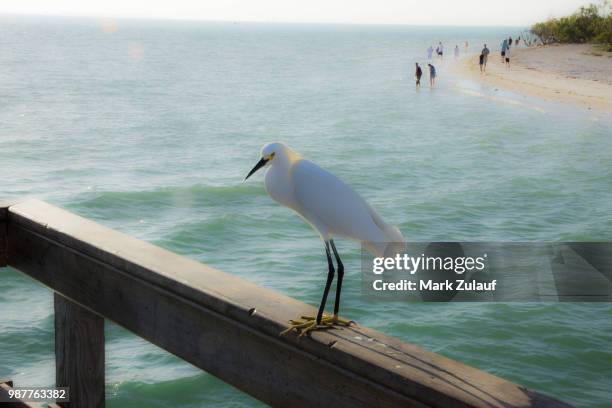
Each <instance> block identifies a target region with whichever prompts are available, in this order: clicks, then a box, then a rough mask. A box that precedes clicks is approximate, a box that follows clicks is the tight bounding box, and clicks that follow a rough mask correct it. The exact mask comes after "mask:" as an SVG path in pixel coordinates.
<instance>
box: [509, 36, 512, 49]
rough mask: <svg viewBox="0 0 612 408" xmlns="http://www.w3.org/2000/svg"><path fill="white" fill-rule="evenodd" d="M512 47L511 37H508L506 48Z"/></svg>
mask: <svg viewBox="0 0 612 408" xmlns="http://www.w3.org/2000/svg"><path fill="white" fill-rule="evenodd" d="M510 47H512V37H509V38H508V48H510Z"/></svg>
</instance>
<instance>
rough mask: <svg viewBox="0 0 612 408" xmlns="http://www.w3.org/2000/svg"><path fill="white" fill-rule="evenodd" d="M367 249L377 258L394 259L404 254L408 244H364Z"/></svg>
mask: <svg viewBox="0 0 612 408" xmlns="http://www.w3.org/2000/svg"><path fill="white" fill-rule="evenodd" d="M363 246H364V247H365V249H366V250H367V251H368V252H369V253H371V254H372V255H374V256H376V257H384V258H394V257H395V255H398V254H402V253H404V250H405V248H406V242H404V241H403V240H402V241H390V242H363Z"/></svg>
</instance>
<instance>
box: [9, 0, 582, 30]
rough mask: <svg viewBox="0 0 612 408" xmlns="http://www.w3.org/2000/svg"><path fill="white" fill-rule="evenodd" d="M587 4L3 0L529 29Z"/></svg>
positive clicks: (107, 10) (177, 14) (60, 7)
mask: <svg viewBox="0 0 612 408" xmlns="http://www.w3.org/2000/svg"><path fill="white" fill-rule="evenodd" d="M586 3H588V0H418V1H415V0H299V1H297V0H225V1H211V0H171V1H170V0H53V1H49V0H0V13H2V14H37V15H41V14H42V15H62V16H93V17H137V18H138V17H140V18H169V19H190V20H191V19H195V20H213V21H261V22H300V23H306V22H311V23H357V24H414V25H472V26H474V25H479V26H483V25H484V26H491V25H492V26H501V25H505V26H527V25H530V24H532V23H534V22H536V21H540V20H543V19H546V18H548V17H553V16H557V17H558V16H562V15H565V14H569V13H571V12H573V11H575V10H576V9H577V8H578V7H580V6H582V5H585V4H586Z"/></svg>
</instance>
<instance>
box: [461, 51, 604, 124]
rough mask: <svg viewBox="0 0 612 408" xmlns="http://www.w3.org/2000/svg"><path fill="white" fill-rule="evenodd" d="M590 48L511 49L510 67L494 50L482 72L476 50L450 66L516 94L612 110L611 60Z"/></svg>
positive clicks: (587, 107)
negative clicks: (503, 62) (593, 52)
mask: <svg viewBox="0 0 612 408" xmlns="http://www.w3.org/2000/svg"><path fill="white" fill-rule="evenodd" d="M590 49H591V45H588V44H568V45H553V46H546V47H538V48H518V49H512V56H511V60H510V63H511V66H510V69H508V68H506V67H505V64H502V62H501V58H500V55H499V51H497V50H496V51H492V52H491V54H489V60H488V64H487V70H486V72H485V73H481V72H480V68H479V65H478V55H479V54H472V55H470V56H468V57H466V58H464V59H463V60H462V61H460V63H459V64H457V65H455V66H454V67H453V69H452V70H453V71H454V72H455V73H457V74H459V75H460V76H463V77H466V78H468V79H471V80H475V81H477V82H479V83H482V84H486V85H489V86H492V87H499V88H502V89H505V90H507V91H511V92H515V93H518V94H522V95H528V96H534V97H537V98H540V99H544V100H547V101H552V102H560V103H565V104H573V105H575V106H579V107H581V108H584V109H587V110H591V109H596V110H602V111H606V112H612V60H610V59H608V57H606V56H594V55H588V54H585V53H586V52H588V51H589V50H590Z"/></svg>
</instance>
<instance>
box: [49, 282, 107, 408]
mask: <svg viewBox="0 0 612 408" xmlns="http://www.w3.org/2000/svg"><path fill="white" fill-rule="evenodd" d="M54 301H55V381H56V384H57V386H58V387H70V402H69V403H62V404H60V405H61V406H63V407H71V408H81V407H83V408H98V407H104V318H102V317H100V316H98V315H96V314H95V313H92V312H90V311H89V310H87V309H85V308H83V307H81V306H79V305H77V304H76V303H74V302H72V301H70V300H68V299H66V298H65V297H63V296H61V295H59V294H57V293H55V295H54Z"/></svg>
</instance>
